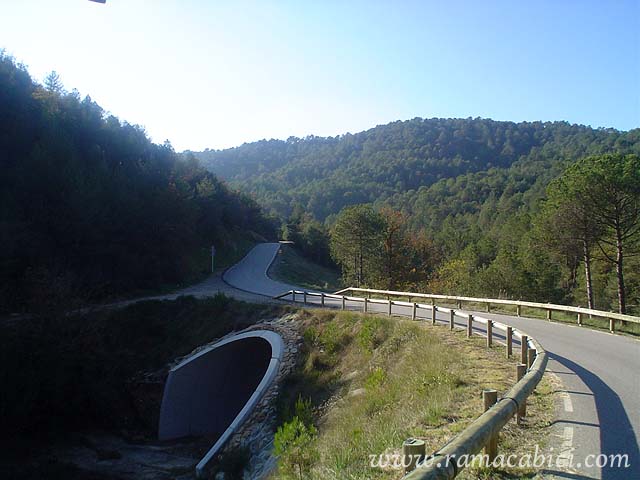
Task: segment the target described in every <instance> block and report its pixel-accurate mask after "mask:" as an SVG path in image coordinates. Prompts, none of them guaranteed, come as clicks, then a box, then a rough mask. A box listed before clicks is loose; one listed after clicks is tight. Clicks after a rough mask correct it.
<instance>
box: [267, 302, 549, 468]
mask: <svg viewBox="0 0 640 480" xmlns="http://www.w3.org/2000/svg"><path fill="white" fill-rule="evenodd" d="M301 321H302V322H303V325H304V344H303V347H302V352H301V358H300V363H299V366H298V368H297V370H296V371H295V372H294V373H293V374H292V375H291V376H290V377H289V378H288V380H287V382H286V384H285V385H284V387H283V388H282V393H281V396H280V398H279V412H280V424H281V426H280V428H279V430H278V432H277V433H276V436H275V448H276V452H277V453H278V454H279V462H278V468H277V471H276V472H274V474H273V475H272V478H291V479H300V478H310V479H336V480H337V479H396V478H400V477H401V476H402V474H401V472H400V471H398V470H394V469H381V468H377V467H376V468H372V467H371V466H370V457H369V455H376V456H377V455H380V454H383V455H384V454H394V453H400V451H401V446H402V442H403V441H404V440H405V439H407V438H410V437H417V438H422V439H424V440H425V442H426V444H427V452H431V451H434V450H435V449H437V448H438V447H440V446H442V445H444V444H445V443H446V442H447V441H448V440H450V439H451V438H453V437H454V436H455V435H457V434H458V433H460V432H461V431H462V430H463V429H464V428H465V427H466V426H467V425H468V424H469V423H470V422H471V421H472V420H474V419H475V418H476V417H478V416H479V415H480V414H481V412H482V400H481V395H480V392H481V390H482V389H485V388H495V389H497V390H498V391H499V392H504V391H506V389H508V388H509V387H510V386H511V385H512V384H513V383H514V382H515V366H514V365H515V363H516V362H515V360H514V359H511V360H506V359H505V358H504V349H503V348H499V347H495V348H493V349H491V350H487V349H486V347H484V341H483V340H482V339H480V338H473V339H470V340H468V339H466V338H465V334H464V333H463V332H458V331H455V332H450V331H449V330H448V329H446V328H441V327H433V328H432V327H425V325H424V324H420V323H416V322H412V321H410V320H405V319H399V318H389V317H382V316H374V315H363V314H359V313H352V312H334V311H315V310H314V311H309V312H306V313H304V314H303V317H302V320H301ZM551 392H552V390H551V388H550V387H549V385H548V384H547V383H546V381H545V383H543V384H542V385H541V386H540V387H539V388H538V391H537V393H536V394H535V395H534V396H533V397H532V398H531V403H530V410H529V413H530V419H531V420H530V422H529V423H528V424H527V425H526V426H525V427H524V428H517V427H515V426H510V427H508V428H507V429H506V430H505V434H504V435H503V438H502V443H501V446H500V448H503V449H504V448H508V449H510V451H513V450H517V449H520V448H526V447H527V446H530V443H531V442H532V441H542V440H543V438H544V435H545V431H544V428H545V427H546V426H548V424H549V422H550V421H551V419H552V416H553V413H552V412H553V403H552V395H551ZM543 443H544V442H543ZM523 445H524V446H523ZM476 473H478V472H475V471H471V472H468V473H467V474H468V475H471V477H468V478H476V477H474V476H473V475H475V474H476ZM490 473H491V475H490V476H487V477H486V478H502V477H503V476H504V477H505V478H506V477H509V478H513V476H520V475H527V474H528V473H530V472H524V471H520V470H518V469H514V470H513V471H509V472H490Z"/></svg>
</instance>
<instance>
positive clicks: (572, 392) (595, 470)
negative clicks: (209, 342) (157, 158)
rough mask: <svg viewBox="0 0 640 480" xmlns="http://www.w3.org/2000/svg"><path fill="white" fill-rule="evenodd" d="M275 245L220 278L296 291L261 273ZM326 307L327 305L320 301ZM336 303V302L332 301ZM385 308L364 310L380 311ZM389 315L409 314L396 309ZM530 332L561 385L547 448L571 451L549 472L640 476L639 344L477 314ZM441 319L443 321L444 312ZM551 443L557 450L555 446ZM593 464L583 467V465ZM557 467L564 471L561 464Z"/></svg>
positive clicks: (262, 289)
mask: <svg viewBox="0 0 640 480" xmlns="http://www.w3.org/2000/svg"><path fill="white" fill-rule="evenodd" d="M279 248H280V244H278V243H263V244H260V245H257V246H256V247H255V248H254V249H253V250H251V251H250V252H249V253H248V254H247V256H246V257H244V258H243V259H242V260H241V261H240V262H239V263H238V264H237V265H235V266H234V267H232V268H230V269H229V270H227V272H225V274H224V276H223V279H224V282H225V283H226V284H227V285H228V286H231V287H234V288H231V289H229V290H231V291H229V292H228V293H231V294H233V290H235V289H239V290H241V291H243V292H244V294H245V295H246V293H247V292H250V293H252V294H255V295H265V296H270V297H272V296H275V295H278V294H281V293H283V292H285V291H287V290H291V289H294V288H295V289H297V290H302V289H301V288H300V287H294V286H292V285H287V284H285V283H281V282H277V281H274V280H272V279H271V278H269V275H268V270H269V267H270V266H271V263H272V262H273V260H274V259H275V257H276V255H277V254H278V250H279ZM327 305H328V306H330V305H331V302H330V301H329V300H327ZM335 306H337V304H336V305H335ZM386 308H387V307H386V306H384V305H376V304H371V305H370V309H371V310H376V309H378V310H379V311H381V312H382V311H385V309H386ZM394 313H397V314H405V313H406V315H407V316H410V315H411V312H410V311H409V309H408V308H407V309H406V312H403V311H402V308H400V307H398V308H397V310H394ZM482 316H484V317H489V318H494V319H495V320H498V321H500V322H503V323H506V324H508V325H513V326H514V327H516V328H520V329H522V330H523V331H525V332H527V333H529V334H530V335H532V336H534V337H535V338H536V339H537V340H538V341H539V342H540V343H541V344H542V345H543V346H544V348H545V349H546V350H547V352H548V353H549V357H550V361H549V364H548V367H547V371H548V372H552V373H554V374H556V375H557V376H558V377H559V378H560V380H561V381H562V384H563V390H564V392H562V393H561V395H562V404H561V405H560V406H559V408H558V412H557V416H556V417H557V418H556V421H555V424H554V427H553V435H557V436H558V438H557V439H556V440H557V441H555V442H553V444H554V445H558V446H560V448H562V450H563V453H564V454H565V455H566V454H567V453H569V452H570V453H572V455H573V462H572V465H573V468H572V469H569V471H557V472H555V471H554V472H550V473H553V474H554V475H555V476H557V477H560V478H594V479H605V480H607V479H633V478H640V453H639V449H638V438H639V437H640V341H638V340H636V339H633V338H629V337H625V336H621V335H614V334H610V333H607V332H603V331H595V330H590V329H588V328H584V327H578V326H572V325H566V324H561V323H552V322H547V321H544V320H539V319H530V318H522V317H513V316H509V315H499V314H488V313H484V312H483V313H482ZM442 320H443V321H445V320H446V319H445V318H444V317H443V318H442ZM556 448H557V447H556ZM599 454H604V455H615V454H627V455H628V459H629V463H630V465H631V466H630V468H626V469H621V468H617V467H616V466H612V465H607V466H605V467H604V468H599V467H598V466H597V465H596V464H597V462H596V457H597V456H598V455H599ZM587 463H591V464H593V466H592V467H590V468H589V467H588V466H587V465H586V464H587ZM563 470H564V469H563Z"/></svg>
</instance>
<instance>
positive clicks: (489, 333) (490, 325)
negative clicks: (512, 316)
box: [487, 320, 493, 348]
mask: <svg viewBox="0 0 640 480" xmlns="http://www.w3.org/2000/svg"><path fill="white" fill-rule="evenodd" d="M492 345H493V321H491V320H489V321H487V348H491V346H492Z"/></svg>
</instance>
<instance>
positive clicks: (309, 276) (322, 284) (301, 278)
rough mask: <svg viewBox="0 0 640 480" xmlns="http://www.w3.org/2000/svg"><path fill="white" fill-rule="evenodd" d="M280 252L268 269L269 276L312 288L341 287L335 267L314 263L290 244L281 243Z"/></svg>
mask: <svg viewBox="0 0 640 480" xmlns="http://www.w3.org/2000/svg"><path fill="white" fill-rule="evenodd" d="M281 252H282V253H280V254H278V256H277V257H276V259H275V261H274V262H273V264H272V265H271V268H270V269H269V276H270V277H271V278H273V279H275V280H280V281H282V282H285V283H289V284H291V285H299V286H301V287H305V288H310V289H313V290H324V291H337V290H339V289H340V288H342V285H343V284H342V281H341V277H340V273H339V272H338V271H337V270H336V269H333V268H331V267H328V266H325V265H320V264H317V263H314V262H313V261H311V260H309V259H307V258H306V257H304V256H303V255H301V254H300V253H299V252H298V249H297V248H296V247H293V246H291V245H286V244H285V245H282V247H281Z"/></svg>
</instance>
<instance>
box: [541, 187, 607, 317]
mask: <svg viewBox="0 0 640 480" xmlns="http://www.w3.org/2000/svg"><path fill="white" fill-rule="evenodd" d="M587 181H588V179H587V178H585V177H584V176H580V175H578V176H576V175H563V176H561V177H560V178H558V179H556V180H555V181H553V182H552V183H551V184H550V185H549V187H548V188H547V200H546V202H545V204H544V207H543V209H542V211H541V212H540V214H539V216H538V218H537V221H536V224H537V230H538V235H539V237H540V238H541V239H542V242H543V244H544V245H546V246H548V247H549V248H550V249H551V250H552V251H553V252H554V253H555V254H556V255H557V256H559V257H561V259H562V261H563V262H564V263H565V265H566V266H567V267H568V269H569V271H570V274H569V277H570V280H569V282H568V283H569V285H568V287H569V289H571V288H572V287H574V286H575V282H576V279H577V271H576V270H577V266H578V262H577V261H576V260H578V259H581V260H582V263H583V265H584V272H585V287H586V295H587V304H588V307H589V308H595V299H594V294H593V280H592V273H591V272H592V257H593V251H592V250H593V248H594V246H595V245H596V242H597V239H598V238H599V237H600V236H601V234H602V231H601V229H600V228H599V226H598V224H597V223H596V222H594V220H593V213H592V211H591V205H590V203H589V202H588V201H587V196H588V195H589V188H588V185H587V183H586V182H587Z"/></svg>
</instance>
